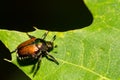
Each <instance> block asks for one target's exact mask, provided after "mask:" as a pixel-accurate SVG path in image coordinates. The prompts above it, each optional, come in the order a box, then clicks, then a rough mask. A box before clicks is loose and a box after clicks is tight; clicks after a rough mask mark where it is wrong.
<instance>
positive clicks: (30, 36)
mask: <svg viewBox="0 0 120 80" xmlns="http://www.w3.org/2000/svg"><path fill="white" fill-rule="evenodd" d="M26 34H27V35H28V37H29V38H35V37H34V36H32V35H30V34H28V33H27V32H26Z"/></svg>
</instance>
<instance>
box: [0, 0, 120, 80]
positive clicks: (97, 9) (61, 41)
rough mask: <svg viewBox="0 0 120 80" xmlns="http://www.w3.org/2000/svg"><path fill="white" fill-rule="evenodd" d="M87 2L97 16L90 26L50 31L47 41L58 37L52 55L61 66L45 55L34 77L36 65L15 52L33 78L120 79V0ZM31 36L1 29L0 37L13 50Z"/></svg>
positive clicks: (14, 62) (35, 32)
mask: <svg viewBox="0 0 120 80" xmlns="http://www.w3.org/2000/svg"><path fill="white" fill-rule="evenodd" d="M85 3H86V5H87V6H88V8H89V9H90V10H91V12H92V14H93V17H94V21H93V23H92V24H91V25H90V26H88V27H86V28H83V29H78V30H71V31H66V32H50V33H49V35H48V36H47V40H50V39H51V38H52V37H53V35H56V36H57V38H56V40H55V44H56V45H57V46H58V47H57V48H55V49H54V50H53V51H51V52H50V54H52V55H53V56H54V57H55V58H56V59H57V60H58V62H59V63H60V64H59V65H56V64H55V63H53V62H51V61H49V60H47V59H46V58H43V59H42V63H41V65H40V69H39V70H38V72H37V73H36V75H35V77H33V74H34V72H33V73H31V70H32V68H33V65H29V66H20V65H19V64H18V62H17V60H16V53H13V54H12V63H13V64H15V65H16V66H17V67H19V68H20V69H21V70H22V71H24V72H25V73H26V74H27V75H28V76H29V77H30V78H31V79H32V80H120V76H119V75H120V69H119V68H120V58H119V57H120V54H119V52H120V49H119V48H120V41H119V40H120V36H119V34H120V27H119V25H120V22H119V21H120V18H119V16H120V13H119V12H120V1H117V0H116V1H115V0H85ZM44 32H45V31H44V30H36V31H34V32H31V33H30V34H31V35H34V36H36V37H41V36H42V34H43V33H44ZM27 39H29V38H28V36H27V35H26V34H25V33H22V32H17V31H8V30H0V40H2V42H3V43H4V44H5V45H6V47H7V48H9V50H10V51H12V50H14V49H15V48H16V47H17V45H19V44H20V43H21V42H23V41H25V40H27ZM55 52H57V53H55Z"/></svg>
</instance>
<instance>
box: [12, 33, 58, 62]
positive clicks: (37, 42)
mask: <svg viewBox="0 0 120 80" xmlns="http://www.w3.org/2000/svg"><path fill="white" fill-rule="evenodd" d="M26 34H27V35H28V37H29V38H30V39H29V40H27V41H25V42H23V43H21V44H20V45H18V47H17V48H16V49H15V50H14V51H12V52H11V53H13V52H16V51H17V58H18V60H19V61H24V60H32V61H34V60H37V61H38V63H40V62H41V58H42V57H44V56H46V58H47V59H49V60H51V61H53V62H55V63H56V64H59V63H58V61H57V60H56V59H55V58H54V57H53V56H52V55H51V54H49V52H50V51H51V50H53V48H54V44H53V41H54V40H55V39H56V35H54V36H53V38H52V40H51V41H46V40H45V38H46V36H47V34H48V31H47V32H46V33H44V34H43V36H42V38H36V37H34V36H31V35H29V34H28V33H26Z"/></svg>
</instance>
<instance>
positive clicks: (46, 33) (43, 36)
mask: <svg viewBox="0 0 120 80" xmlns="http://www.w3.org/2000/svg"><path fill="white" fill-rule="evenodd" d="M48 33H49V31H46V32H45V33H44V34H43V35H42V37H41V38H42V39H43V40H44V39H45V38H46V36H47V35H48Z"/></svg>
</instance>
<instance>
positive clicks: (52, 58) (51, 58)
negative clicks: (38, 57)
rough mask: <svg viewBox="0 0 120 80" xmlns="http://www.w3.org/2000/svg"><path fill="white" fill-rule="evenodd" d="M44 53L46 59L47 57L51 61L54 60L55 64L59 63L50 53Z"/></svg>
mask: <svg viewBox="0 0 120 80" xmlns="http://www.w3.org/2000/svg"><path fill="white" fill-rule="evenodd" d="M45 54H46V58H47V59H49V60H50V61H53V62H55V63H56V64H57V65H59V63H58V61H57V60H56V59H55V58H54V57H53V56H52V55H51V54H49V53H48V52H47V51H46V53H45ZM48 56H49V57H50V58H49V57H48Z"/></svg>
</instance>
